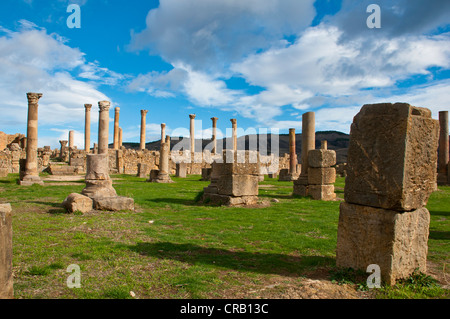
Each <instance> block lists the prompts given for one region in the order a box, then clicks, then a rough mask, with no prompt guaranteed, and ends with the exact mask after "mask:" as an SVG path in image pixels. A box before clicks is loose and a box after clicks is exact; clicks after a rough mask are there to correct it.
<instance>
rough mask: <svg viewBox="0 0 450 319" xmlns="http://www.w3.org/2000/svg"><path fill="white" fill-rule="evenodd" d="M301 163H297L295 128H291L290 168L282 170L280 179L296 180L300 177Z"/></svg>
mask: <svg viewBox="0 0 450 319" xmlns="http://www.w3.org/2000/svg"><path fill="white" fill-rule="evenodd" d="M300 171H301V165H300V164H297V154H296V148H295V128H290V129H289V169H282V170H280V176H279V178H278V180H279V181H295V180H297V179H298V177H299V175H300Z"/></svg>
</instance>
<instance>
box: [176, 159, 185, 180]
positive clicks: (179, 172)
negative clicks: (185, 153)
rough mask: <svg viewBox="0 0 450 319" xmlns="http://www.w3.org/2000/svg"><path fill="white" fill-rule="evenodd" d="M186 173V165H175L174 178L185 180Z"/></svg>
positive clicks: (182, 163)
mask: <svg viewBox="0 0 450 319" xmlns="http://www.w3.org/2000/svg"><path fill="white" fill-rule="evenodd" d="M186 173H187V164H186V163H184V162H181V163H177V164H176V171H175V176H176V177H181V178H186Z"/></svg>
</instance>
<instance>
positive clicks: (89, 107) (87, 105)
mask: <svg viewBox="0 0 450 319" xmlns="http://www.w3.org/2000/svg"><path fill="white" fill-rule="evenodd" d="M84 108H85V109H86V111H90V110H91V108H92V104H85V105H84Z"/></svg>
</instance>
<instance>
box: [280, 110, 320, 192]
mask: <svg viewBox="0 0 450 319" xmlns="http://www.w3.org/2000/svg"><path fill="white" fill-rule="evenodd" d="M315 148H316V131H315V113H314V112H308V113H304V114H303V115H302V154H301V159H302V165H301V172H300V176H299V178H298V179H297V180H295V181H294V195H299V196H308V195H309V193H308V168H309V166H308V152H309V151H311V150H314V149H315ZM280 175H281V174H280Z"/></svg>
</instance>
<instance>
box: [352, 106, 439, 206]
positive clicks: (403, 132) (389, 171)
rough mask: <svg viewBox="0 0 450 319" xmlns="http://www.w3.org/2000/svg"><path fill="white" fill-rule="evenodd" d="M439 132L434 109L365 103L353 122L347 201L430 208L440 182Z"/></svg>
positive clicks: (372, 204)
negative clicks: (433, 114) (434, 117)
mask: <svg viewBox="0 0 450 319" xmlns="http://www.w3.org/2000/svg"><path fill="white" fill-rule="evenodd" d="M438 136H439V123H438V121H437V120H434V119H432V117H431V111H430V110H428V109H425V108H420V107H414V106H411V105H409V104H406V103H395V104H391V103H382V104H369V105H364V106H363V107H362V108H361V110H360V112H359V113H358V114H357V115H356V116H355V117H354V120H353V124H352V125H351V132H350V145H349V150H348V158H347V160H348V163H347V178H346V183H345V191H344V194H345V201H346V202H347V203H353V204H359V205H366V206H372V207H379V208H385V209H391V210H398V211H408V210H411V211H412V210H415V209H417V208H420V207H423V206H425V205H426V203H427V201H428V198H429V196H430V194H431V193H432V192H433V191H434V190H435V186H436V175H437V173H436V172H437V167H436V166H437V148H438Z"/></svg>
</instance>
